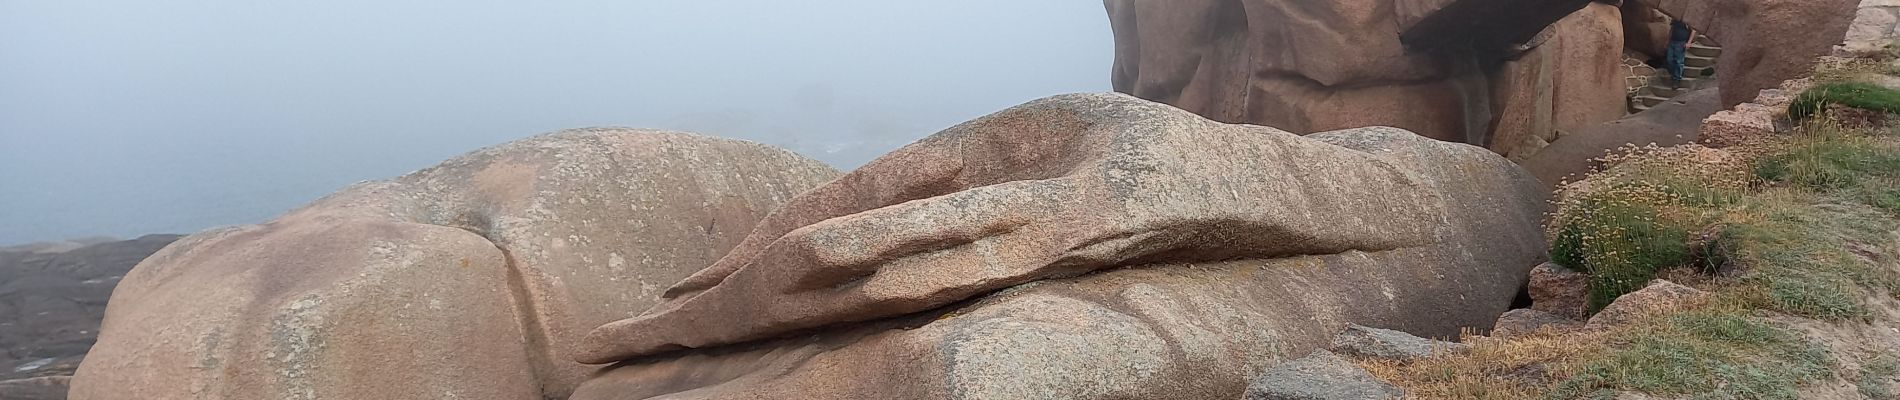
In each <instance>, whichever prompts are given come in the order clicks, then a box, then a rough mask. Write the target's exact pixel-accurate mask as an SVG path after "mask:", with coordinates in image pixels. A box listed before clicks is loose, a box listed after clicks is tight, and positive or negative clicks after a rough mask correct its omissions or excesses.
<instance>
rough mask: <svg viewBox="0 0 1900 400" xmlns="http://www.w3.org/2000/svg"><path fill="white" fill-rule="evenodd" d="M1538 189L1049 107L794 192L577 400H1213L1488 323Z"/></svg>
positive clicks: (1406, 150) (1010, 113) (1081, 101)
mask: <svg viewBox="0 0 1900 400" xmlns="http://www.w3.org/2000/svg"><path fill="white" fill-rule="evenodd" d="M1545 196H1546V194H1545V193H1544V191H1543V190H1542V189H1541V188H1540V185H1539V184H1538V183H1537V182H1535V181H1534V180H1533V179H1532V178H1531V177H1530V176H1529V175H1528V174H1526V173H1525V172H1523V170H1521V169H1520V168H1518V167H1516V166H1515V165H1513V164H1511V163H1510V162H1509V161H1507V160H1505V159H1503V158H1502V157H1499V156H1497V155H1495V154H1493V153H1490V152H1488V151H1486V150H1484V149H1482V148H1478V147H1472V146H1468V145H1461V144H1453V143H1446V142H1441V141H1435V140H1430V139H1428V138H1424V137H1421V136H1418V135H1414V134H1412V133H1409V132H1406V131H1403V130H1399V129H1393V128H1379V127H1375V128H1361V129H1352V130H1346V131H1338V132H1326V133H1320V134H1314V135H1309V136H1306V137H1300V136H1297V135H1293V134H1290V133H1287V132H1284V131H1279V130H1276V129H1272V128H1266V127H1260V126H1251V125H1228V124H1222V123H1217V122H1214V121H1209V120H1206V119H1202V118H1200V117H1197V116H1195V115H1193V114H1190V113H1187V112H1185V111H1182V110H1179V109H1175V108H1172V107H1167V106H1165V105H1161V104H1157V103H1151V102H1147V101H1142V100H1139V99H1135V98H1133V97H1128V96H1123V95H1100V94H1098V95H1068V96H1058V97H1053V98H1049V99H1043V100H1038V101H1035V102H1031V103H1029V104H1025V105H1022V106H1018V107H1015V108H1012V109H1009V110H1005V111H1002V112H999V113H997V114H993V115H990V116H987V117H984V118H981V119H978V120H975V121H972V122H969V123H965V124H963V125H959V126H957V127H954V128H951V129H950V130H947V131H945V132H942V133H939V134H937V135H934V136H932V137H930V138H926V139H924V140H922V141H920V142H919V143H917V144H913V145H911V146H908V147H906V148H903V149H899V150H898V151H896V152H894V153H893V154H891V155H888V156H886V157H885V158H881V159H879V160H878V161H874V162H872V163H871V164H868V165H866V166H865V167H864V168H861V169H859V170H857V171H854V172H853V173H851V174H849V175H846V176H845V177H843V178H840V179H839V180H837V181H834V182H833V183H830V184H827V185H825V186H822V187H820V188H817V189H814V190H813V191H810V192H807V193H805V194H802V195H800V196H799V198H797V199H793V200H791V201H790V202H789V203H787V205H786V206H785V207H784V208H782V209H780V210H779V211H776V212H774V214H773V215H772V216H771V217H768V218H767V219H766V220H765V221H764V222H761V223H760V224H759V227H760V228H759V229H758V230H757V231H755V232H754V234H753V236H752V237H749V238H747V239H746V241H745V244H741V245H740V246H738V247H737V248H735V250H734V251H733V252H732V254H730V255H728V256H727V257H726V258H724V259H722V260H720V261H719V262H718V263H715V264H714V266H713V267H711V268H708V269H707V270H706V271H704V272H701V273H700V274H697V275H695V277H693V278H689V279H687V280H685V281H683V282H682V283H681V284H680V285H678V286H676V287H675V288H674V289H673V290H670V291H669V292H668V293H669V295H670V296H671V297H672V298H671V299H670V300H669V301H668V302H667V303H665V304H662V305H660V306H657V307H655V308H654V309H652V310H649V311H648V312H647V313H646V314H645V315H642V316H640V317H636V318H632V319H628V320H624V321H620V322H616V323H612V324H608V325H605V326H603V327H602V328H600V329H599V330H596V331H595V332H594V333H593V334H591V335H590V336H589V340H588V344H589V347H590V348H589V349H588V350H587V351H584V352H582V353H581V354H580V357H579V358H580V359H582V360H584V361H590V362H600V361H619V362H617V363H615V364H614V365H613V366H612V367H610V368H609V369H608V370H606V371H604V372H602V373H601V374H600V375H599V376H597V377H595V378H593V379H591V380H589V381H588V382H587V383H585V384H584V385H582V387H581V388H580V389H578V390H577V391H576V392H575V395H574V397H573V398H574V399H579V400H597V399H647V398H668V399H711V398H734V399H737V398H786V397H806V398H1046V399H1108V398H1231V397H1234V396H1236V395H1238V394H1240V393H1242V391H1243V390H1244V389H1245V388H1246V385H1247V383H1248V382H1249V381H1250V380H1251V379H1252V378H1253V377H1254V376H1256V375H1258V374H1259V373H1260V372H1262V371H1265V370H1266V369H1267V368H1268V367H1271V366H1274V365H1278V364H1280V363H1282V362H1284V361H1286V360H1289V359H1291V358H1293V357H1297V356H1299V355H1303V354H1306V353H1307V352H1310V351H1312V350H1314V349H1318V348H1321V347H1323V346H1326V345H1327V344H1328V343H1329V341H1330V339H1332V337H1333V334H1334V333H1336V332H1339V330H1340V329H1341V328H1342V327H1345V326H1346V325H1348V324H1362V325H1369V326H1381V327H1389V328H1394V329H1399V330H1403V331H1406V332H1411V333H1415V334H1420V335H1426V336H1432V337H1453V336H1456V335H1457V334H1458V333H1459V332H1460V329H1462V328H1468V327H1469V328H1479V329H1484V328H1488V327H1489V324H1490V323H1491V322H1492V321H1494V320H1495V319H1496V317H1497V315H1498V314H1499V313H1501V312H1503V311H1504V310H1505V308H1507V306H1508V305H1509V304H1510V301H1511V299H1512V298H1513V295H1514V294H1515V293H1516V291H1517V289H1518V287H1519V285H1521V284H1522V283H1523V282H1524V280H1525V279H1526V274H1527V272H1528V269H1529V266H1532V265H1536V264H1537V263H1538V262H1540V261H1541V259H1542V257H1543V251H1542V249H1543V243H1542V234H1541V229H1540V228H1539V227H1538V225H1539V224H1538V222H1539V220H1540V219H1541V212H1542V210H1543V207H1544V204H1543V201H1544V200H1545Z"/></svg>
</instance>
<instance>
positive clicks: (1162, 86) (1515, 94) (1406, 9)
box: [1105, 0, 1625, 156]
mask: <svg viewBox="0 0 1900 400" xmlns="http://www.w3.org/2000/svg"><path fill="white" fill-rule="evenodd" d="M1105 3H1106V5H1107V8H1108V12H1109V20H1110V23H1111V26H1112V27H1113V28H1114V32H1115V41H1116V47H1115V49H1116V52H1115V67H1114V72H1113V74H1112V77H1113V81H1114V84H1115V90H1116V91H1119V92H1123V93H1129V94H1133V95H1135V96H1139V97H1141V98H1145V99H1150V100H1154V101H1159V102H1163V103H1168V104H1171V105H1174V106H1176V107H1181V108H1183V109H1186V110H1188V111H1192V112H1194V113H1196V114H1200V115H1203V116H1206V117H1208V118H1211V119H1214V120H1217V121H1222V122H1229V123H1251V124H1259V125H1266V126H1273V127H1278V128H1282V129H1286V130H1289V131H1292V132H1294V133H1311V132H1319V131H1326V130H1335V129H1346V128H1354V127H1362V126H1378V125H1384V126H1394V127H1399V128H1404V129H1407V130H1411V131H1414V132H1417V133H1419V134H1421V135H1425V136H1428V137H1432V138H1436V139H1440V140H1448V141H1456V142H1465V143H1471V144H1477V145H1480V146H1486V147H1489V148H1492V149H1493V150H1496V151H1498V152H1500V153H1502V154H1507V155H1513V156H1519V155H1518V154H1516V153H1519V152H1525V153H1528V152H1531V151H1535V149H1536V147H1538V143H1540V142H1541V143H1548V142H1550V141H1554V140H1555V136H1556V135H1557V134H1558V132H1564V131H1571V130H1575V129H1580V128H1582V127H1585V126H1589V125H1592V124H1595V123H1600V122H1603V121H1608V120H1612V119H1615V118H1617V117H1620V116H1622V115H1623V109H1624V105H1625V100H1624V96H1623V88H1622V87H1621V86H1620V85H1619V84H1617V83H1616V81H1617V80H1618V79H1619V75H1618V73H1617V71H1616V65H1617V64H1618V63H1619V62H1620V61H1621V59H1622V42H1623V40H1624V39H1623V36H1622V32H1623V29H1622V18H1621V12H1620V11H1619V10H1618V8H1617V7H1616V6H1612V5H1607V4H1600V3H1588V4H1585V3H1586V2H1574V3H1575V4H1570V3H1566V4H1570V5H1571V7H1570V8H1569V9H1572V10H1575V9H1577V8H1576V7H1582V9H1581V10H1578V11H1576V12H1574V13H1571V14H1569V15H1568V16H1566V17H1563V18H1562V19H1561V22H1557V23H1556V24H1554V25H1553V26H1550V27H1549V28H1548V29H1545V31H1546V32H1544V33H1541V34H1537V35H1534V36H1530V37H1526V38H1521V40H1519V41H1518V42H1516V43H1511V45H1514V47H1513V46H1506V48H1502V49H1487V50H1486V51H1484V52H1476V53H1473V52H1468V51H1457V50H1459V49H1439V50H1444V51H1421V50H1420V49H1417V48H1409V47H1408V44H1407V43H1406V41H1404V40H1402V38H1401V36H1402V34H1405V33H1406V30H1407V28H1409V27H1411V26H1412V25H1413V24H1416V23H1419V22H1420V21H1427V22H1429V20H1428V17H1432V16H1434V15H1437V13H1439V12H1440V11H1441V10H1442V9H1446V8H1447V7H1453V6H1460V5H1464V4H1465V3H1482V2H1473V1H1463V2H1460V1H1398V2H1392V1H1360V0H1326V1H1286V0H1244V1H1214V0H1195V1H1144V0H1107V1H1105ZM1501 4H1504V5H1508V6H1522V7H1531V8H1538V7H1542V6H1543V2H1507V3H1501ZM1474 7H1475V8H1476V10H1472V12H1471V14H1472V15H1470V16H1467V17H1460V16H1456V15H1452V16H1440V17H1439V19H1441V20H1456V19H1458V18H1473V19H1482V18H1493V19H1503V18H1502V17H1500V16H1499V15H1493V14H1497V13H1487V12H1480V11H1485V8H1486V7H1476V6H1473V7H1460V8H1459V9H1458V10H1468V9H1472V8H1474ZM1492 8H1495V7H1492ZM1458 10H1453V11H1458ZM1454 14H1455V13H1454ZM1511 21H1513V22H1515V23H1518V24H1526V23H1529V24H1535V23H1534V22H1517V21H1518V20H1511ZM1453 22H1456V21H1453ZM1464 22H1467V23H1470V24H1473V25H1483V24H1479V23H1478V22H1483V21H1478V20H1470V21H1464ZM1543 22H1544V23H1545V24H1549V22H1550V21H1543ZM1445 25H1447V26H1462V25H1461V24H1456V23H1446V24H1445ZM1534 28H1536V29H1543V25H1536V26H1535V27H1534ZM1536 29H1532V30H1531V32H1536ZM1446 35H1459V36H1471V35H1475V34H1473V33H1469V32H1450V33H1446ZM1470 41H1471V40H1470V39H1469V38H1464V39H1462V41H1459V40H1453V41H1452V42H1454V43H1458V44H1459V45H1460V46H1469V45H1470V44H1469V43H1468V42H1470ZM1441 45H1442V46H1440V47H1457V46H1454V45H1452V44H1444V43H1441Z"/></svg>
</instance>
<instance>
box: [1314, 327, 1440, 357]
mask: <svg viewBox="0 0 1900 400" xmlns="http://www.w3.org/2000/svg"><path fill="white" fill-rule="evenodd" d="M1465 348H1466V346H1465V345H1463V344H1458V343H1452V342H1446V341H1440V340H1431V339H1426V338H1421V337H1418V336H1413V335H1412V334H1410V333H1405V332H1400V331H1395V330H1391V329H1379V328H1370V327H1365V326H1360V325H1349V326H1347V327H1346V330H1345V331H1344V332H1340V333H1339V335H1337V336H1333V351H1337V352H1340V353H1342V354H1346V355H1353V356H1360V357H1374V358H1384V359H1391V360H1410V359H1414V358H1422V357H1430V356H1432V354H1437V353H1441V352H1456V351H1463V350H1464V349H1465Z"/></svg>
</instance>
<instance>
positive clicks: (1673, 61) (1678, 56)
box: [1666, 42, 1688, 84]
mask: <svg viewBox="0 0 1900 400" xmlns="http://www.w3.org/2000/svg"><path fill="white" fill-rule="evenodd" d="M1687 47H1688V43H1684V42H1671V43H1669V52H1668V54H1667V55H1666V57H1667V58H1668V60H1667V61H1666V64H1667V65H1668V66H1669V79H1671V80H1673V81H1675V82H1676V83H1677V84H1681V83H1682V72H1683V64H1684V63H1686V62H1687V61H1688V60H1687V54H1686V53H1687V51H1688V48H1687Z"/></svg>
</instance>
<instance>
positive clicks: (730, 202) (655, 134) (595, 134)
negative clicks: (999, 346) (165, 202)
mask: <svg viewBox="0 0 1900 400" xmlns="http://www.w3.org/2000/svg"><path fill="white" fill-rule="evenodd" d="M836 174H837V173H836V172H835V171H834V170H832V169H831V168H829V167H826V166H824V165H822V164H820V163H818V162H816V161H812V160H809V159H806V158H803V157H800V156H798V155H795V154H791V153H789V152H786V151H783V150H778V149H773V148H769V147H766V146H763V145H759V144H754V143H749V142H741V141H734V140H724V139H714V138H708V137H701V136H694V135H687V134H680V133H670V132H660V131H649V130H630V129H584V130H573V131H564V132H560V133H554V134H549V135H543V136H538V137H535V138H531V139H526V140H522V141H517V142H513V143H509V144H505V145H501V146H496V147H492V148H488V149H483V150H480V151H477V152H474V153H472V154H469V155H466V156H462V157H459V158H456V159H452V160H449V161H446V162H444V163H442V164H440V165H437V166H435V167H431V168H428V169H424V170H421V171H417V172H415V173H411V174H409V175H405V176H403V177H399V178H396V179H394V180H389V181H380V182H368V183H362V184H358V185H356V186H353V187H350V188H348V189H345V190H343V191H341V192H338V193H336V194H333V195H330V196H328V197H326V198H324V199H321V200H318V201H317V202H315V203H313V204H311V205H308V206H305V207H303V208H301V209H298V210H295V211H292V212H290V213H288V214H286V215H284V216H282V217H279V218H277V219H274V220H272V221H269V222H266V223H263V224H259V225H248V226H239V227H232V228H225V229H217V230H212V231H208V232H203V233H199V234H196V235H192V236H190V237H187V238H185V239H182V240H180V241H179V242H178V243H176V244H174V245H172V246H170V247H167V248H166V249H165V250H164V251H161V252H159V253H158V254H156V255H154V256H152V257H151V258H150V259H147V260H146V261H145V262H143V263H140V264H139V265H138V267H136V268H134V269H133V270H132V271H131V272H130V273H129V274H127V275H126V276H125V278H124V281H123V283H121V284H120V285H119V288H118V290H117V291H116V292H114V293H113V295H112V301H111V303H110V306H108V307H107V310H106V313H105V324H104V331H103V332H101V334H100V336H99V343H98V345H97V346H95V347H94V348H93V351H92V354H91V355H89V356H88V357H87V358H86V360H85V362H84V363H83V364H82V365H81V366H80V368H79V371H78V374H77V375H76V376H75V377H74V378H73V381H72V382H73V390H72V392H71V393H72V396H73V398H75V399H122V398H197V399H266V398H268V399H302V398H325V399H368V398H461V399H527V398H565V397H566V396H567V394H568V392H569V391H570V390H572V389H573V388H574V386H575V385H576V384H578V383H579V381H580V380H581V379H582V378H583V377H584V376H586V375H587V374H588V373H590V372H591V371H592V370H593V368H592V367H590V366H586V365H583V364H580V363H576V362H573V361H572V360H571V359H570V358H569V356H568V355H569V354H571V353H572V352H573V351H574V349H575V346H576V344H577V343H578V342H579V341H580V339H581V336H582V335H583V334H584V333H586V332H587V330H589V329H592V328H593V327H595V326H598V325H600V324H602V323H605V322H608V321H612V320H616V319H620V318H625V317H627V316H629V310H638V309H644V308H647V307H649V306H651V305H653V304H654V302H655V299H656V298H657V297H658V296H659V294H660V292H661V291H662V290H663V289H665V286H664V285H666V284H668V283H671V282H675V281H678V280H679V279H681V278H683V277H685V276H687V275H688V274H690V273H692V272H693V271H697V270H699V269H701V268H703V267H705V266H707V265H710V264H711V263H712V262H713V261H714V260H716V259H718V257H720V256H721V255H723V254H725V251H726V249H729V248H731V247H732V246H733V245H736V244H738V243H739V240H740V239H741V238H743V237H744V235H745V234H746V233H747V232H750V231H752V228H753V225H754V223H755V222H757V221H758V220H759V219H760V218H763V217H764V216H765V214H766V213H767V212H768V211H770V210H772V209H774V208H777V207H778V205H779V204H781V203H783V202H784V201H785V200H787V199H790V198H792V196H793V195H794V194H796V193H798V192H801V191H804V190H806V189H808V188H811V187H813V186H816V185H818V184H819V183H821V182H823V181H825V180H828V179H831V178H833V177H835V176H836Z"/></svg>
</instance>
